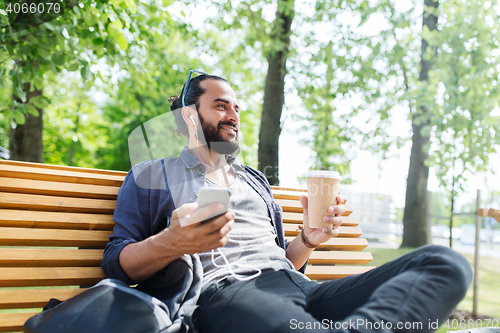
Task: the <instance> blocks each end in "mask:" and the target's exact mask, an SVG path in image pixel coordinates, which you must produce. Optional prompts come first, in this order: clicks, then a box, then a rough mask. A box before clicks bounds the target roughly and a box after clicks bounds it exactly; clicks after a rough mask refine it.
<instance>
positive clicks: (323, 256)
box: [308, 251, 373, 266]
mask: <svg viewBox="0 0 500 333" xmlns="http://www.w3.org/2000/svg"><path fill="white" fill-rule="evenodd" d="M372 260H373V257H372V254H371V253H370V252H348V251H313V252H312V253H311V256H310V257H309V262H308V264H309V265H326V266H331V265H365V264H367V263H369V262H371V261H372Z"/></svg>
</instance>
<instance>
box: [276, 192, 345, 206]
mask: <svg viewBox="0 0 500 333" xmlns="http://www.w3.org/2000/svg"><path fill="white" fill-rule="evenodd" d="M272 193H273V197H274V199H284V200H296V201H299V200H300V196H301V195H307V191H306V192H299V191H291V190H289V189H288V190H280V189H272ZM346 202H347V200H346V199H344V204H345V203H346Z"/></svg>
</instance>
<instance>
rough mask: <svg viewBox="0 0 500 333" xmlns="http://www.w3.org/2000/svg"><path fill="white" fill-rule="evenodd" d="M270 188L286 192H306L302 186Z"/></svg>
mask: <svg viewBox="0 0 500 333" xmlns="http://www.w3.org/2000/svg"><path fill="white" fill-rule="evenodd" d="M271 190H272V191H273V192H274V191H275V190H277V191H288V192H290V191H291V192H305V193H307V190H306V189H303V188H293V187H282V186H274V185H273V186H271Z"/></svg>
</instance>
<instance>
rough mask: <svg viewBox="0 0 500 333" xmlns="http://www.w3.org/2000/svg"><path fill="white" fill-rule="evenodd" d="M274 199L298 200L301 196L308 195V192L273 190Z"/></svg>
mask: <svg viewBox="0 0 500 333" xmlns="http://www.w3.org/2000/svg"><path fill="white" fill-rule="evenodd" d="M272 192H273V197H274V199H284V200H297V201H299V199H300V196H301V195H304V194H305V195H307V192H297V191H283V190H274V189H273V190H272Z"/></svg>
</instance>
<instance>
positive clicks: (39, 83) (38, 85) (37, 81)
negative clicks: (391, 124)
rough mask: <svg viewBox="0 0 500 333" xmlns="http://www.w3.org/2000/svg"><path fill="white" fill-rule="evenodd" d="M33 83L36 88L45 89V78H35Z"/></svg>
mask: <svg viewBox="0 0 500 333" xmlns="http://www.w3.org/2000/svg"><path fill="white" fill-rule="evenodd" d="M33 82H34V83H35V87H36V88H37V89H38V90H42V88H43V78H42V77H41V76H35V78H34V79H33Z"/></svg>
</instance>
